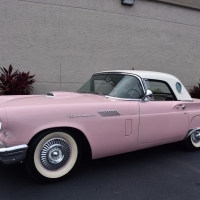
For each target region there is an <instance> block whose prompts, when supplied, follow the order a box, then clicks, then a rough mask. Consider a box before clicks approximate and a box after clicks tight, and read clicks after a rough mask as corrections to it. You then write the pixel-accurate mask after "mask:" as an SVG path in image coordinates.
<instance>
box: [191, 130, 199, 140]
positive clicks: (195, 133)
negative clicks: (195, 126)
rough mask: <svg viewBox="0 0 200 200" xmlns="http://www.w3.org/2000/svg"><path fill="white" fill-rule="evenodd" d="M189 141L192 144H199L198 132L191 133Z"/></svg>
mask: <svg viewBox="0 0 200 200" xmlns="http://www.w3.org/2000/svg"><path fill="white" fill-rule="evenodd" d="M191 139H192V141H193V142H194V143H198V142H200V131H195V132H194V133H192V135H191Z"/></svg>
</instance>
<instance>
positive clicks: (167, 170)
mask: <svg viewBox="0 0 200 200" xmlns="http://www.w3.org/2000/svg"><path fill="white" fill-rule="evenodd" d="M199 157H200V151H197V152H187V151H185V150H183V149H182V148H181V146H180V144H179V143H175V144H170V145H164V146H161V147H155V148H151V149H146V150H142V151H137V152H132V153H128V154H124V155H119V156H113V157H109V158H103V159H98V160H94V161H92V162H91V163H86V164H83V165H82V166H81V167H80V168H79V169H78V171H77V172H76V173H75V174H74V176H73V177H72V178H70V179H68V180H63V181H62V182H58V183H54V184H46V185H42V184H38V183H36V182H34V181H33V180H32V179H31V178H30V177H29V176H28V175H27V174H26V172H25V169H24V166H23V164H15V165H9V166H4V165H2V164H0V173H1V176H0V188H1V189H0V199H3V200H7V199H20V200H23V199H34V200H35V199H43V200H44V199H48V200H51V199H52V200H56V199H61V198H62V199H66V200H79V199H80V200H84V199H87V200H89V199H90V200H98V199H100V200H104V199H108V200H112V199H115V200H118V199H120V200H122V199H123V200H126V199H130V200H137V199H142V200H148V199H152V200H157V199H159V200H163V199H164V200H165V199H170V200H173V199H176V200H179V199H180V200H184V199H186V200H189V199H192V200H199V199H200V159H199Z"/></svg>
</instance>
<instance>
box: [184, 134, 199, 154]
mask: <svg viewBox="0 0 200 200" xmlns="http://www.w3.org/2000/svg"><path fill="white" fill-rule="evenodd" d="M185 145H186V147H187V149H189V150H190V151H196V150H199V149H200V131H199V130H196V131H194V132H192V134H191V135H190V136H188V137H187V139H186V140H185Z"/></svg>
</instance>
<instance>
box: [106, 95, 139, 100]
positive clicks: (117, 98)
mask: <svg viewBox="0 0 200 200" xmlns="http://www.w3.org/2000/svg"><path fill="white" fill-rule="evenodd" d="M105 98H107V99H108V98H110V99H116V100H122V101H139V100H140V99H125V98H119V97H112V96H108V95H106V96H105Z"/></svg>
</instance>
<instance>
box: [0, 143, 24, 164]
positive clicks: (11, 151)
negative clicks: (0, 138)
mask: <svg viewBox="0 0 200 200" xmlns="http://www.w3.org/2000/svg"><path fill="white" fill-rule="evenodd" d="M27 148H28V146H27V145H26V144H22V145H18V146H13V147H7V148H0V162H2V163H3V164H12V163H17V162H21V161H22V160H24V158H25V156H26V150H27Z"/></svg>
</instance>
